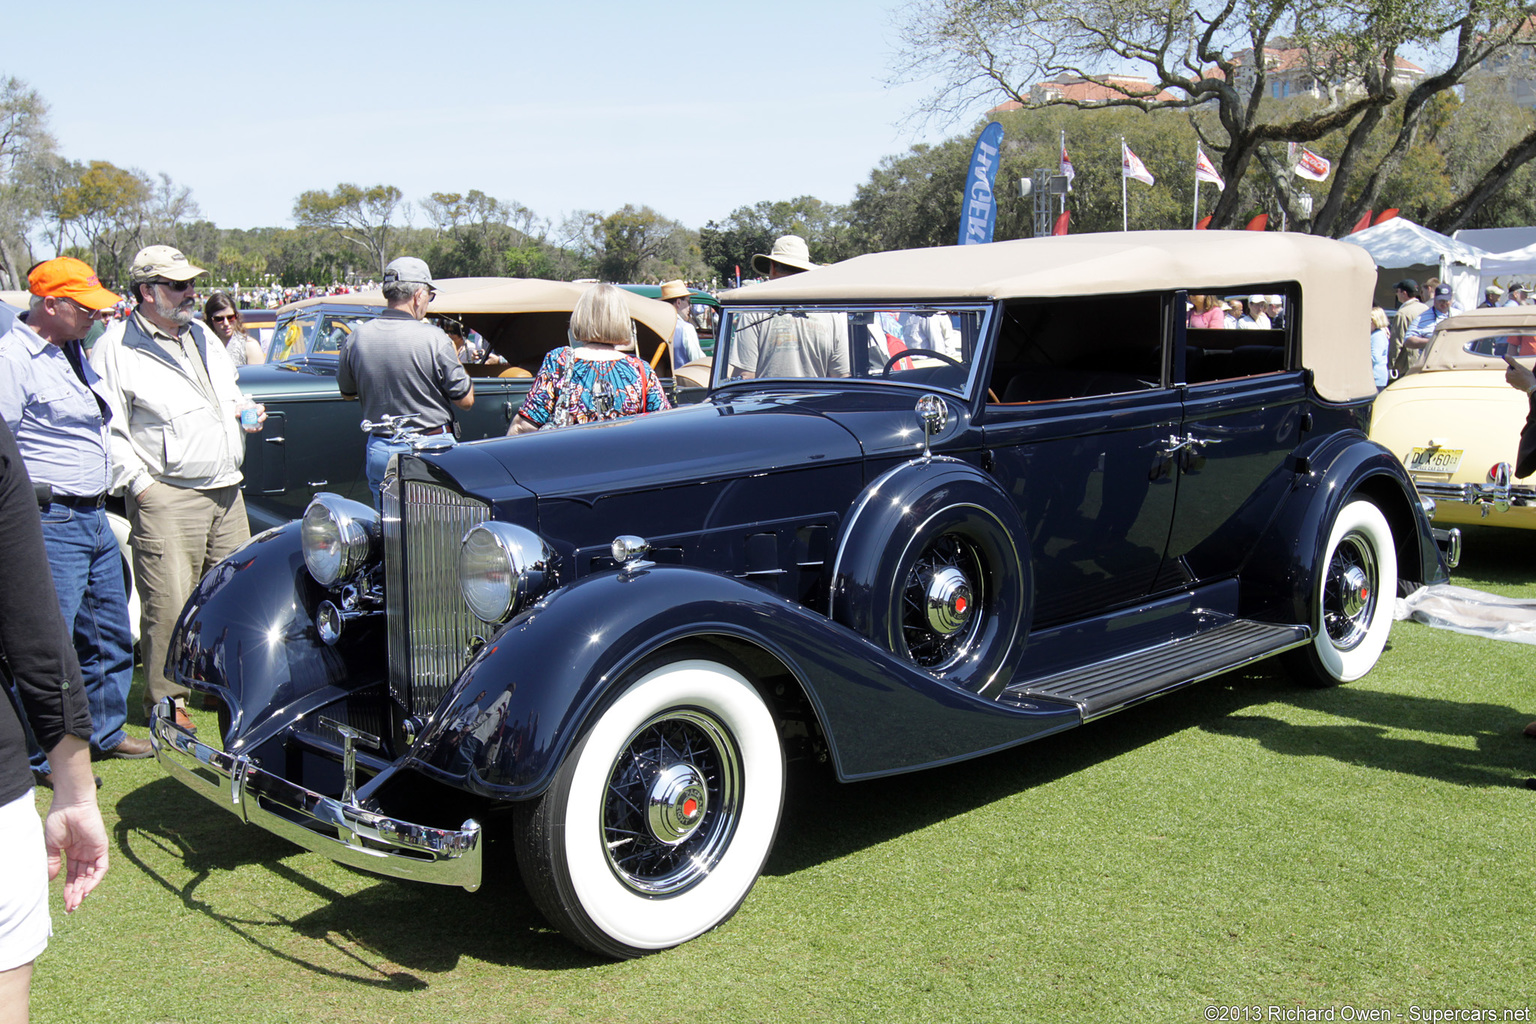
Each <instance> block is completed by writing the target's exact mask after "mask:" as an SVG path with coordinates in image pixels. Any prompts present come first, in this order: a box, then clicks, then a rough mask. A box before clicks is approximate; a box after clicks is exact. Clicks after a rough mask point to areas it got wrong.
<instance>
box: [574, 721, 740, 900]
mask: <svg viewBox="0 0 1536 1024" xmlns="http://www.w3.org/2000/svg"><path fill="white" fill-rule="evenodd" d="M742 783H743V777H742V764H741V755H740V752H739V751H738V750H737V748H736V744H735V742H734V741H733V740H732V739H731V737H730V734H729V733H728V732H727V731H726V729H725V727H724V726H723V725H721V723H720V722H719V720H718V719H716V718H715V717H714V716H712V715H708V714H705V713H704V712H702V711H698V710H694V709H688V710H679V711H673V712H669V713H668V714H665V715H660V716H658V717H656V718H654V719H652V720H651V721H649V722H647V723H646V724H645V725H644V726H642V727H641V728H640V729H639V731H637V732H636V733H635V735H634V737H633V738H632V739H631V740H630V741H629V743H628V744H627V745H626V746H625V749H624V751H623V753H621V754H620V755H619V757H618V759H617V760H616V761H615V763H614V767H613V773H612V774H611V775H610V776H609V779H608V791H607V796H606V798H605V800H604V802H603V823H602V829H603V846H604V848H605V849H606V850H607V851H608V864H609V866H610V867H611V868H612V869H613V871H614V874H615V875H617V876H618V878H619V880H620V881H622V882H623V883H624V885H626V886H628V887H629V888H630V889H633V890H635V891H636V892H640V893H645V894H670V893H676V892H681V891H683V890H685V889H687V888H688V887H689V886H691V885H693V884H695V883H696V882H698V881H699V880H700V879H701V878H704V877H707V876H708V875H709V873H710V871H711V870H713V868H714V865H715V863H716V862H717V861H718V860H719V859H720V855H721V852H722V851H723V850H724V849H725V848H726V847H728V846H729V845H730V841H731V836H732V835H733V834H734V833H735V831H736V823H737V820H738V817H739V815H740V812H741V790H742Z"/></svg>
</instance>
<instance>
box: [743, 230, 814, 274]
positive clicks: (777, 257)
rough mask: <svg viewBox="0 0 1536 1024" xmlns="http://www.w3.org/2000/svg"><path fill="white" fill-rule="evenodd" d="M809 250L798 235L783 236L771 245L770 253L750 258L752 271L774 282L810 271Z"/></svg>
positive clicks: (812, 265)
mask: <svg viewBox="0 0 1536 1024" xmlns="http://www.w3.org/2000/svg"><path fill="white" fill-rule="evenodd" d="M815 266H816V264H814V263H812V262H811V250H810V248H809V247H808V246H807V245H806V244H805V239H803V238H801V237H800V236H799V235H783V236H781V237H780V238H779V239H778V240H777V241H775V242H774V243H773V251H772V252H760V253H758V254H757V255H756V256H753V257H752V269H753V270H755V271H757V272H758V273H759V274H764V275H766V276H767V278H768V280H770V281H774V280H777V279H778V278H781V277H788V276H789V275H791V274H798V273H800V272H801V271H802V270H812V269H814V268H815Z"/></svg>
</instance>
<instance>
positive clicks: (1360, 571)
mask: <svg viewBox="0 0 1536 1024" xmlns="http://www.w3.org/2000/svg"><path fill="white" fill-rule="evenodd" d="M1379 578H1380V573H1379V571H1378V569H1377V566H1376V556H1375V553H1374V551H1373V549H1372V548H1371V544H1370V541H1369V540H1368V539H1367V538H1366V536H1365V535H1364V534H1362V533H1361V532H1360V531H1359V530H1351V531H1350V532H1349V533H1347V534H1346V535H1345V536H1344V538H1343V539H1342V540H1341V541H1339V546H1338V547H1337V548H1335V549H1334V552H1333V558H1332V559H1330V560H1329V563H1328V576H1327V579H1325V580H1324V582H1323V628H1324V629H1325V630H1327V631H1328V638H1329V639H1330V640H1332V641H1333V644H1334V646H1335V647H1337V648H1338V649H1339V650H1341V651H1351V650H1354V649H1355V648H1356V647H1358V646H1360V643H1361V641H1363V640H1364V639H1365V636H1366V632H1367V631H1368V629H1369V628H1370V624H1371V622H1372V621H1373V619H1374V618H1375V614H1376V602H1377V600H1378V599H1379V598H1380V594H1379V583H1380V579H1379Z"/></svg>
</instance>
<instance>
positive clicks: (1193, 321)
mask: <svg viewBox="0 0 1536 1024" xmlns="http://www.w3.org/2000/svg"><path fill="white" fill-rule="evenodd" d="M1299 295H1300V291H1299V290H1298V288H1297V287H1296V285H1295V284H1294V283H1285V284H1276V283H1273V282H1270V283H1259V284H1254V285H1249V286H1244V287H1242V288H1237V289H1233V288H1224V289H1222V290H1221V291H1219V292H1199V291H1195V290H1191V291H1189V292H1187V293H1185V300H1186V301H1185V308H1186V312H1185V317H1186V320H1185V323H1186V331H1185V335H1184V379H1185V381H1186V382H1188V383H1190V384H1203V383H1208V382H1211V381H1218V380H1235V379H1238V378H1242V377H1256V376H1259V375H1261V374H1266V373H1280V372H1282V371H1284V370H1286V369H1288V368H1289V367H1290V353H1291V351H1292V349H1293V346H1292V344H1291V338H1292V336H1293V333H1294V332H1293V331H1292V327H1291V325H1292V322H1293V321H1294V320H1295V319H1296V314H1297V313H1298V312H1299V310H1300V308H1301V306H1300V302H1299Z"/></svg>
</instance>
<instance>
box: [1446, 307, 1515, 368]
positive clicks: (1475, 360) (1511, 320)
mask: <svg viewBox="0 0 1536 1024" xmlns="http://www.w3.org/2000/svg"><path fill="white" fill-rule="evenodd" d="M1500 337H1502V338H1506V339H1508V340H1509V341H1510V342H1513V343H1514V348H1512V349H1511V350H1510V354H1511V355H1514V356H1517V357H1524V356H1530V355H1536V306H1501V307H1497V308H1494V309H1474V310H1469V311H1468V312H1465V313H1457V314H1455V315H1454V316H1448V317H1446V318H1445V319H1444V320H1441V321H1440V322H1439V323H1438V324H1436V325H1435V333H1434V336H1433V337H1432V338H1430V339H1429V352H1428V354H1427V355H1425V357H1424V369H1425V370H1502V369H1503V368H1504V360H1503V358H1502V357H1501V356H1496V355H1493V354H1492V347H1491V346H1490V347H1489V352H1488V354H1481V353H1477V352H1468V351H1467V345H1468V344H1469V343H1470V342H1474V341H1477V340H1478V339H1479V338H1500Z"/></svg>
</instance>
